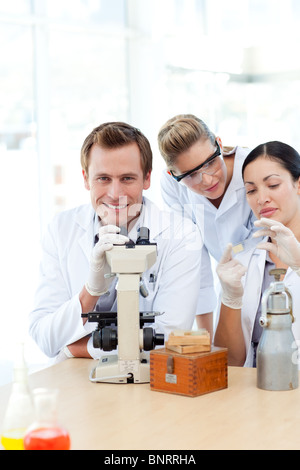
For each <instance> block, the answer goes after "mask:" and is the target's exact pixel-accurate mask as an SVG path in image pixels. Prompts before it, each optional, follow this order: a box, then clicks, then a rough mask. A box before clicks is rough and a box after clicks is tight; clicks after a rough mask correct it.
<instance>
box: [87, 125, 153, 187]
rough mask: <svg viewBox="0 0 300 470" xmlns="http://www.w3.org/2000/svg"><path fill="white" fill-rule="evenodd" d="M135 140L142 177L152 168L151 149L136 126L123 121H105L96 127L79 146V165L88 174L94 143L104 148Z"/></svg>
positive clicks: (111, 147)
mask: <svg viewBox="0 0 300 470" xmlns="http://www.w3.org/2000/svg"><path fill="white" fill-rule="evenodd" d="M133 142H135V143H136V144H137V145H138V147H139V149H140V152H141V165H142V170H143V175H144V178H146V176H147V174H148V173H149V171H151V170H152V150H151V147H150V143H149V141H148V139H147V138H146V137H145V136H144V134H143V133H142V132H141V131H140V130H139V129H137V128H136V127H133V126H131V125H130V124H127V123H125V122H106V123H104V124H101V125H100V126H98V127H96V128H95V129H94V130H93V131H92V132H91V133H90V134H89V135H88V136H87V137H86V138H85V140H84V142H83V145H82V147H81V156H80V158H81V166H82V168H83V169H84V170H85V172H86V173H87V174H88V167H89V156H90V150H91V148H92V146H93V145H94V144H97V145H99V146H100V147H102V148H105V149H114V148H118V147H122V146H124V145H128V144H131V143H133Z"/></svg>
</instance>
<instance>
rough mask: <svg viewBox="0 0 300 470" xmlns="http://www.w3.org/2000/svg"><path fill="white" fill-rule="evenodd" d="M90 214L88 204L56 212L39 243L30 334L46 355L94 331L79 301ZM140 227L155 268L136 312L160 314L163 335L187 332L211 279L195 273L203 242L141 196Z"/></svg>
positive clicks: (189, 225)
mask: <svg viewBox="0 0 300 470" xmlns="http://www.w3.org/2000/svg"><path fill="white" fill-rule="evenodd" d="M94 215H95V212H94V210H93V208H92V206H91V205H89V204H88V205H84V206H80V207H77V208H75V209H72V210H69V211H66V212H63V213H61V214H58V215H57V216H56V217H55V218H54V220H53V222H52V223H51V224H50V226H49V229H48V231H47V233H46V236H45V238H44V241H43V257H42V261H41V266H40V282H39V286H38V289H37V292H36V297H35V307H34V310H33V311H32V312H31V313H30V316H29V331H30V334H31V336H32V337H33V339H34V340H35V341H36V343H37V344H38V346H39V347H40V349H41V350H42V351H43V352H44V353H45V354H46V355H47V356H49V357H54V356H56V355H57V354H58V353H59V352H60V350H61V349H62V348H63V347H64V346H66V345H68V344H71V343H73V342H74V341H77V340H78V339H80V338H82V337H84V336H86V335H87V334H89V333H91V332H92V331H93V330H94V329H95V327H96V324H95V323H88V322H86V323H85V325H83V324H82V319H81V313H82V312H81V304H80V301H79V293H80V291H81V290H82V288H83V286H84V284H85V282H86V280H87V277H88V272H89V259H90V254H91V250H92V248H93V246H94V222H93V221H94ZM143 225H144V226H146V227H148V228H149V229H150V239H151V241H154V242H156V243H157V251H158V255H157V260H156V263H155V265H154V266H153V267H152V268H150V270H149V271H146V272H145V273H144V275H143V279H144V282H145V283H146V287H147V289H148V291H149V296H148V297H146V298H143V297H142V296H140V310H141V311H152V310H153V311H159V312H164V314H163V315H161V316H159V317H157V321H156V323H155V324H154V327H155V329H156V331H157V332H161V333H164V334H165V335H166V337H167V335H168V334H169V333H170V331H172V330H174V329H178V328H184V329H190V328H192V325H193V321H194V317H195V314H196V313H197V311H196V306H197V297H198V291H199V289H200V288H201V287H202V288H204V289H207V292H208V293H209V292H210V290H211V289H213V287H212V282H213V281H212V279H209V278H207V277H206V275H204V274H203V271H201V269H200V268H201V254H202V241H201V235H200V233H199V231H198V230H195V226H194V224H192V223H191V222H190V221H187V220H183V219H182V218H179V217H178V216H177V215H176V216H175V215H174V214H170V213H165V212H162V211H160V210H159V209H158V208H157V207H156V206H155V205H154V204H153V203H151V202H150V201H149V200H148V199H146V198H144V222H143ZM130 234H131V232H130ZM151 273H154V274H155V275H156V277H157V279H156V282H155V283H154V284H153V283H152V284H150V283H149V278H150V274H151ZM201 283H203V286H201Z"/></svg>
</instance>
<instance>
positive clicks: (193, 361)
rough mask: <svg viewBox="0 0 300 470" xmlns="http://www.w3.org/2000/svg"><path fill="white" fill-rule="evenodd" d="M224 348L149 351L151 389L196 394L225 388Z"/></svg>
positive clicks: (225, 357)
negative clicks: (184, 352)
mask: <svg viewBox="0 0 300 470" xmlns="http://www.w3.org/2000/svg"><path fill="white" fill-rule="evenodd" d="M227 386H228V382H227V349H225V348H217V347H214V346H212V348H211V351H209V352H201V353H190V354H179V353H176V352H173V351H171V350H169V349H166V348H163V349H156V350H153V351H151V352H150V387H151V390H156V391H160V392H168V393H176V394H179V395H187V396H190V397H196V396H198V395H204V394H205V393H210V392H214V391H217V390H222V389H224V388H227Z"/></svg>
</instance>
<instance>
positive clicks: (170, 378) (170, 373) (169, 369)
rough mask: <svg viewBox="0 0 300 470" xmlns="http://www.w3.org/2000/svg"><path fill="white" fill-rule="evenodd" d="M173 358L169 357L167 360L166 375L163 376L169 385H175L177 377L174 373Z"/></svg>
mask: <svg viewBox="0 0 300 470" xmlns="http://www.w3.org/2000/svg"><path fill="white" fill-rule="evenodd" d="M173 372H174V357H173V356H169V357H168V359H167V373H166V376H165V380H166V382H167V383H169V384H177V375H175V374H174V373H173Z"/></svg>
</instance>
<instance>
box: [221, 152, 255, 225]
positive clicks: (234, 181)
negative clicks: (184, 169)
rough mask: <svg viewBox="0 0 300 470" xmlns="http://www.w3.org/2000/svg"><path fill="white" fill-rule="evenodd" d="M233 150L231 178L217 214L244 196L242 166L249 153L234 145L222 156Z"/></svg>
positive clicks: (226, 209)
mask: <svg viewBox="0 0 300 470" xmlns="http://www.w3.org/2000/svg"><path fill="white" fill-rule="evenodd" d="M234 152H235V157H234V166H233V173H232V178H231V181H230V184H229V186H228V188H227V190H226V192H225V194H224V197H223V200H222V202H221V205H220V207H219V210H218V211H217V216H221V215H222V213H224V212H226V211H228V210H229V209H230V208H231V207H233V206H234V205H235V204H236V203H237V201H238V199H240V198H242V197H245V194H244V193H245V187H244V183H243V178H242V166H243V163H244V160H245V158H246V156H247V154H248V153H249V149H246V148H241V147H235V148H234V149H233V150H232V151H231V152H229V153H226V154H224V158H226V156H229V155H231V154H232V153H234Z"/></svg>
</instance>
